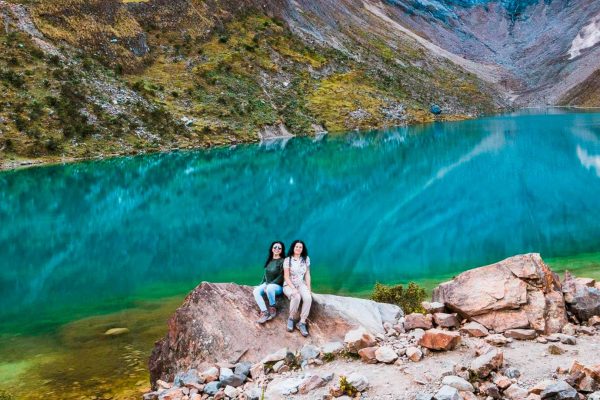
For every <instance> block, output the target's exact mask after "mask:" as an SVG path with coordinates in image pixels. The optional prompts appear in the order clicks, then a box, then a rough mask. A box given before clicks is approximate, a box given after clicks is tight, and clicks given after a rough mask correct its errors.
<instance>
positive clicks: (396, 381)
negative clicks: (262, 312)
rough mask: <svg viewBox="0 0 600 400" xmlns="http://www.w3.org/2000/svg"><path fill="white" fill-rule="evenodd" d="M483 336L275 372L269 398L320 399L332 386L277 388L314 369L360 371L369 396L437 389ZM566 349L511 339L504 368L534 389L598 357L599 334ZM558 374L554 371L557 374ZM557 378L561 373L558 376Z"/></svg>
mask: <svg viewBox="0 0 600 400" xmlns="http://www.w3.org/2000/svg"><path fill="white" fill-rule="evenodd" d="M479 342H481V339H475V338H465V337H463V341H462V344H461V345H460V346H459V347H458V348H457V349H456V350H454V351H450V352H441V353H431V354H429V355H428V356H427V357H425V358H424V359H423V360H421V361H420V362H416V363H415V362H410V361H407V362H405V363H404V364H402V365H386V364H365V363H363V362H361V361H360V360H345V359H339V360H334V361H332V362H329V363H326V364H324V365H322V366H317V367H309V368H308V369H307V370H306V371H304V372H291V373H284V374H282V375H277V376H276V378H275V379H274V380H273V381H272V382H271V383H270V384H269V386H268V387H267V391H266V396H265V398H266V399H269V400H271V399H290V398H292V399H321V398H322V396H323V395H324V394H325V393H327V391H328V386H326V387H324V388H320V389H317V390H314V391H312V392H310V393H308V394H307V395H303V396H301V395H288V396H283V395H281V393H280V392H279V391H278V389H277V385H278V384H279V383H281V382H282V381H284V380H286V379H289V378H293V377H301V376H303V375H310V374H319V375H323V374H327V373H334V374H335V375H334V378H333V381H332V382H336V381H337V380H338V379H339V376H340V375H348V374H351V373H353V372H358V373H360V374H362V375H364V376H365V377H367V379H368V380H369V383H370V388H369V389H368V390H367V391H365V392H364V393H365V395H364V396H363V397H365V398H368V399H382V400H383V399H414V398H415V396H416V395H417V394H418V393H431V394H433V393H435V392H436V391H437V390H438V389H439V388H440V387H441V379H442V376H443V374H448V373H450V372H451V371H452V370H453V366H454V365H455V364H461V365H465V366H468V365H469V363H470V361H471V360H472V359H473V358H475V350H474V349H475V346H476V344H477V343H479ZM556 344H557V345H558V346H560V347H561V348H563V349H564V350H566V352H565V353H564V354H562V355H551V354H549V352H548V350H547V349H548V346H549V345H550V343H548V344H542V343H537V342H535V341H517V340H515V341H513V342H512V343H509V344H507V345H506V346H505V347H503V351H504V365H505V367H514V368H517V369H518V370H519V371H520V372H521V377H520V378H519V379H518V384H519V385H520V386H521V387H523V388H530V387H532V386H534V385H535V384H536V383H538V382H540V381H542V380H544V379H552V378H556V377H557V375H556V369H557V367H562V368H567V369H568V368H569V366H570V365H571V363H572V362H573V360H578V361H580V362H582V363H584V364H596V363H598V362H600V335H599V334H598V333H596V335H594V336H583V335H580V336H579V337H578V338H577V344H576V345H571V346H569V345H565V344H561V343H556ZM553 375H554V376H553ZM558 377H559V378H560V377H561V376H558Z"/></svg>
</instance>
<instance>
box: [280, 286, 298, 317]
mask: <svg viewBox="0 0 600 400" xmlns="http://www.w3.org/2000/svg"><path fill="white" fill-rule="evenodd" d="M283 293H284V294H285V295H286V296H287V298H288V299H290V319H295V318H296V315H297V314H298V307H299V306H300V293H296V294H292V293H293V289H292V288H291V287H289V286H285V287H284V288H283Z"/></svg>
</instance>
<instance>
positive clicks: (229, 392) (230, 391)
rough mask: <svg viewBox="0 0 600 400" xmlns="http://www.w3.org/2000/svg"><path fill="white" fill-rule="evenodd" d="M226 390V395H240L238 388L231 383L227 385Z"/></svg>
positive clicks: (233, 396)
mask: <svg viewBox="0 0 600 400" xmlns="http://www.w3.org/2000/svg"><path fill="white" fill-rule="evenodd" d="M224 392H225V395H226V396H227V397H229V398H231V399H234V398H236V397H237V395H238V390H237V389H236V388H235V387H233V386H229V385H227V386H225V390H224Z"/></svg>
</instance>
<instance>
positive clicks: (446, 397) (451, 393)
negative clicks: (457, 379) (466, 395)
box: [433, 385, 462, 400]
mask: <svg viewBox="0 0 600 400" xmlns="http://www.w3.org/2000/svg"><path fill="white" fill-rule="evenodd" d="M433 398H434V399H435V400H461V399H462V397H461V396H460V394H458V390H456V388H453V387H452V386H448V385H444V386H442V387H441V388H440V390H438V391H437V393H436V394H435V396H433Z"/></svg>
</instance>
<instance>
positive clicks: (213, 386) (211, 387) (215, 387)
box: [204, 381, 220, 396]
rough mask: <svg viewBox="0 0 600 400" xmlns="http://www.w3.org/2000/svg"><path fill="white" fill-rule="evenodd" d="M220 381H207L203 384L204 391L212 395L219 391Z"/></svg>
mask: <svg viewBox="0 0 600 400" xmlns="http://www.w3.org/2000/svg"><path fill="white" fill-rule="evenodd" d="M219 385H220V383H219V382H217V381H212V382H209V383H208V384H206V385H205V386H204V393H206V394H207V395H209V396H214V395H215V394H217V392H218V391H219V387H220V386H219Z"/></svg>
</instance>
